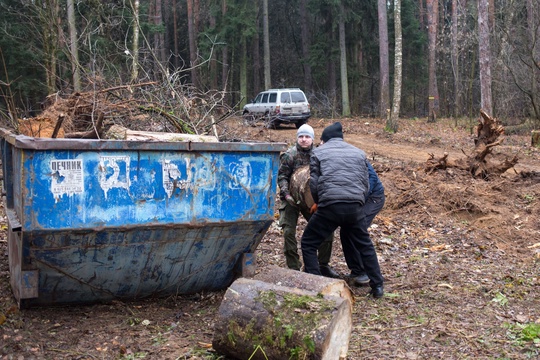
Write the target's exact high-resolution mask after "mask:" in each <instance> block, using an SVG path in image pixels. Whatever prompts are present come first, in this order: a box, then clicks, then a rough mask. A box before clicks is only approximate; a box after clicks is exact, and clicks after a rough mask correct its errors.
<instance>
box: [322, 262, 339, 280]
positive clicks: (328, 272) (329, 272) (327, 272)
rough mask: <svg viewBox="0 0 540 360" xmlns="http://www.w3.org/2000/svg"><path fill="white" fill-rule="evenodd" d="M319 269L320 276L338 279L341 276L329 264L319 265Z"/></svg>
mask: <svg viewBox="0 0 540 360" xmlns="http://www.w3.org/2000/svg"><path fill="white" fill-rule="evenodd" d="M319 270H320V271H321V275H322V276H326V277H328V278H333V279H339V278H340V277H341V276H340V275H339V274H338V273H337V271H336V270H334V269H332V267H331V266H330V265H319Z"/></svg>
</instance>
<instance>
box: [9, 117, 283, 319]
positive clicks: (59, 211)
mask: <svg viewBox="0 0 540 360" xmlns="http://www.w3.org/2000/svg"><path fill="white" fill-rule="evenodd" d="M0 135H1V140H0V144H1V152H2V170H3V175H4V178H3V185H4V192H5V205H6V206H5V209H6V215H7V218H8V249H9V268H10V275H11V287H12V289H13V293H14V295H15V298H16V299H17V301H18V303H19V306H20V307H21V308H23V307H32V306H42V305H55V304H68V303H92V302H100V301H110V300H112V299H126V300H133V299H138V298H144V297H150V296H167V295H171V294H189V293H195V292H199V291H213V290H219V289H223V288H226V287H227V286H229V285H230V284H231V283H232V281H233V280H234V279H235V278H236V277H238V275H239V271H241V263H242V259H243V258H244V257H245V256H244V255H245V254H252V253H253V252H254V251H255V249H256V248H257V246H258V244H259V243H260V241H261V239H262V237H263V235H264V234H265V233H266V231H267V229H268V227H269V226H270V224H271V223H272V221H273V220H274V202H275V195H276V187H277V184H276V174H277V170H278V166H279V154H280V152H281V151H282V150H283V149H284V147H285V144H275V143H232V142H231V143H224V142H213V143H202V142H197V143H196V142H143V141H117V140H83V139H45V138H32V137H27V136H24V135H15V134H13V133H12V132H10V131H9V130H7V129H2V128H0Z"/></svg>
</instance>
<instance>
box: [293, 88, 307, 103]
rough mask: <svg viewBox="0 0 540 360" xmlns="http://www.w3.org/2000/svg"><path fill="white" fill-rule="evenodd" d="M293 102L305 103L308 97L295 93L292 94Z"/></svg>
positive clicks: (298, 92)
mask: <svg viewBox="0 0 540 360" xmlns="http://www.w3.org/2000/svg"><path fill="white" fill-rule="evenodd" d="M291 101H292V102H305V101H306V97H305V96H304V93H303V92H301V91H294V92H291Z"/></svg>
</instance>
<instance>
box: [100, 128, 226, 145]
mask: <svg viewBox="0 0 540 360" xmlns="http://www.w3.org/2000/svg"><path fill="white" fill-rule="evenodd" d="M104 137H105V138H106V139H116V140H131V141H179V142H181V141H193V142H218V141H219V140H218V138H216V137H215V136H210V135H193V134H180V133H163V132H151V131H136V130H129V129H127V128H125V127H123V126H120V125H113V126H111V127H110V128H109V130H107V132H106V133H105V136H104Z"/></svg>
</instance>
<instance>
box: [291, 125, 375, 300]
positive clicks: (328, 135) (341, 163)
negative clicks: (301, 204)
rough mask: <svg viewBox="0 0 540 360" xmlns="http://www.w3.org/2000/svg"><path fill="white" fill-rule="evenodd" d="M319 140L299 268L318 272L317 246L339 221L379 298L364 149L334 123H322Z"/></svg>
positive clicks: (311, 167)
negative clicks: (367, 211)
mask: <svg viewBox="0 0 540 360" xmlns="http://www.w3.org/2000/svg"><path fill="white" fill-rule="evenodd" d="M321 140H322V141H323V145H321V146H319V147H318V148H316V149H314V150H313V153H312V155H311V158H310V183H309V185H310V190H311V195H312V196H313V200H315V203H316V205H314V208H313V209H312V210H313V215H312V217H311V218H310V219H309V222H308V224H307V226H306V229H305V231H304V234H303V236H302V243H301V244H302V256H303V259H304V269H305V271H306V272H308V273H311V274H316V275H321V272H320V270H319V263H318V261H317V249H318V247H319V245H320V244H321V242H322V241H323V239H326V238H327V237H328V236H329V235H330V234H332V233H333V232H334V230H336V228H337V227H338V226H340V227H341V233H342V234H346V238H347V239H348V241H351V242H352V243H353V244H354V247H355V248H356V249H358V251H359V255H356V256H361V261H362V263H363V265H364V269H365V271H366V274H367V276H368V277H369V280H370V281H369V285H370V286H371V294H372V295H373V297H375V298H380V297H382V296H383V295H384V289H383V282H384V279H383V277H382V275H381V270H380V267H379V260H378V259H377V253H376V252H375V247H374V246H373V243H372V242H371V239H370V238H369V233H368V231H367V228H368V227H367V222H366V214H365V212H364V208H363V206H364V203H365V201H366V197H367V194H368V192H369V173H368V165H367V159H366V154H365V153H364V152H363V151H362V150H360V149H358V148H356V147H354V146H352V145H350V144H348V143H346V142H345V141H343V130H342V126H341V123H339V122H336V123H334V124H332V125H330V126H328V127H326V128H325V129H324V131H323V133H322V136H321Z"/></svg>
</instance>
